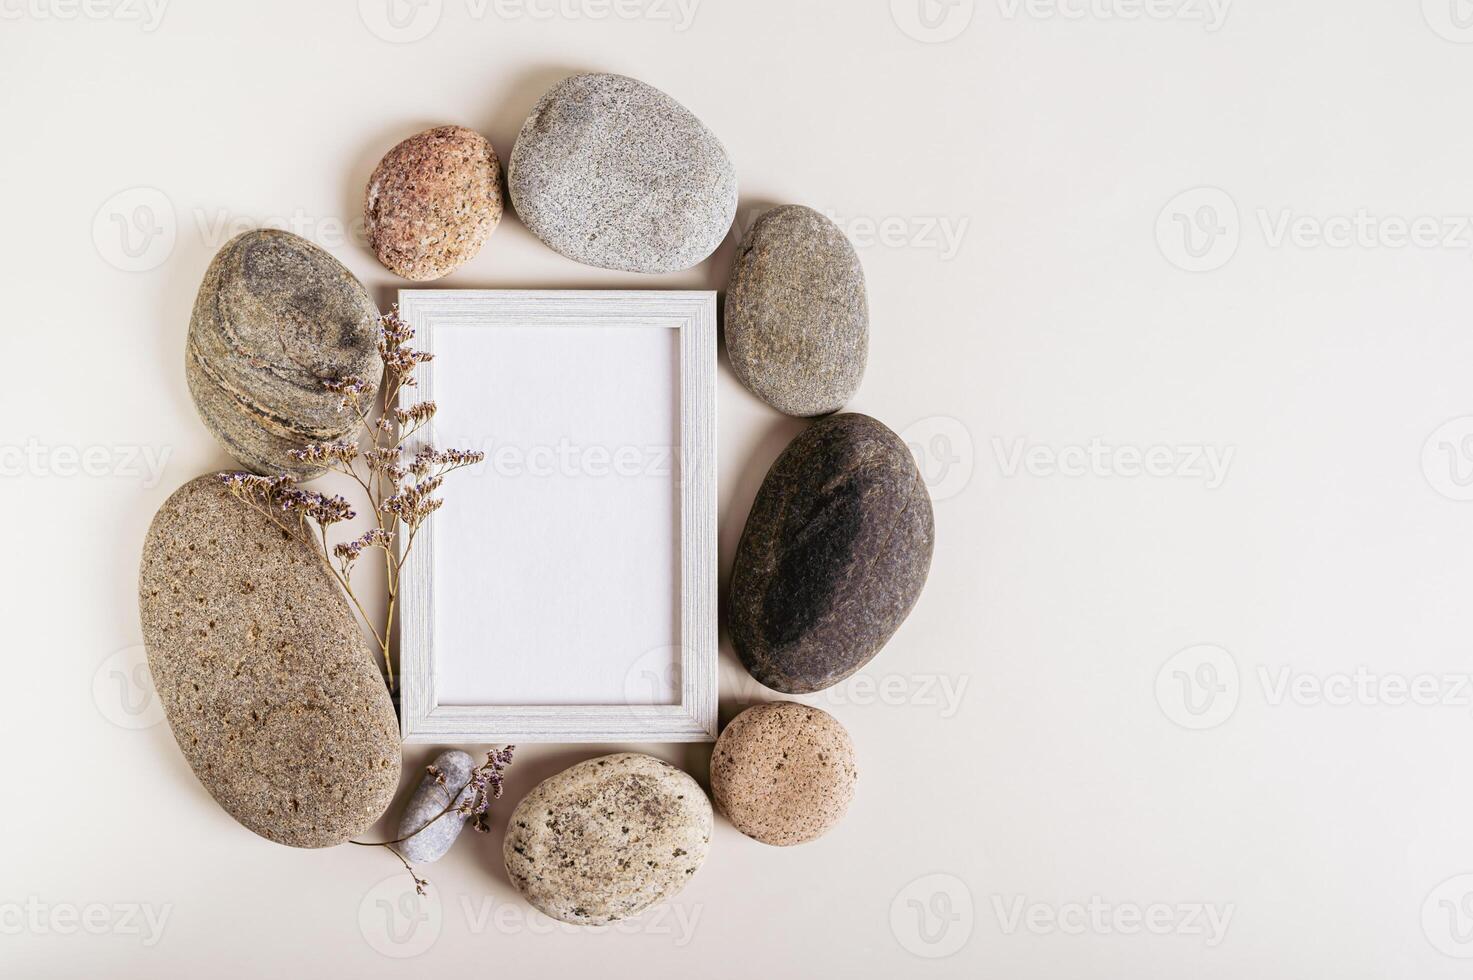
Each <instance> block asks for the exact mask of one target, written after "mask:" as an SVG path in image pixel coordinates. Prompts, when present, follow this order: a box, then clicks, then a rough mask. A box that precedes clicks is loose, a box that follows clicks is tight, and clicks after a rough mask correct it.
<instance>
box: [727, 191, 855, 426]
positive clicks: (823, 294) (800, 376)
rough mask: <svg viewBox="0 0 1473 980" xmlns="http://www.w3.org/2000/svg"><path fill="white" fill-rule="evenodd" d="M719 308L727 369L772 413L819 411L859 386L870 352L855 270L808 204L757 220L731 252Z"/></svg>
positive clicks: (843, 243)
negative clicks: (732, 258) (734, 254)
mask: <svg viewBox="0 0 1473 980" xmlns="http://www.w3.org/2000/svg"><path fill="white" fill-rule="evenodd" d="M724 312H725V315H726V316H725V319H726V327H725V332H726V352H727V354H728V355H730V357H731V369H732V371H733V373H735V374H736V376H737V378H738V379H740V380H741V382H742V384H744V385H746V386H747V388H748V389H750V390H751V392H752V394H754V395H756V396H757V397H758V398H761V399H762V400H763V401H765V402H767V404H769V405H771V406H772V407H773V408H775V409H777V410H778V411H779V412H786V413H787V414H789V415H801V416H812V415H825V414H827V413H829V412H834V411H837V410H839V409H841V408H843V407H844V403H845V402H847V401H849V399H850V398H853V397H854V393H855V392H856V391H858V390H859V382H860V381H861V380H862V379H863V378H864V366H865V360H866V359H867V357H868V355H869V300H868V299H867V298H866V295H865V288H864V269H863V267H862V266H861V265H860V264H859V256H858V255H856V254H855V252H854V246H852V245H850V244H849V239H848V238H845V237H844V233H843V232H842V231H840V230H839V227H838V226H837V225H835V224H834V223H833V222H832V221H830V220H829V219H828V218H826V217H824V216H823V215H822V214H819V213H818V212H817V211H815V210H813V209H812V208H805V207H802V206H801V205H796V204H790V205H785V206H784V207H780V208H773V209H772V210H771V211H768V212H766V213H765V214H763V215H762V217H760V218H758V219H757V223H756V224H754V225H753V226H752V230H751V231H750V232H748V233H747V236H746V238H744V239H743V240H742V245H741V248H740V249H738V250H737V257H736V264H735V265H734V266H733V267H732V272H731V283H730V285H729V286H728V287H727V292H726V305H725V307H724Z"/></svg>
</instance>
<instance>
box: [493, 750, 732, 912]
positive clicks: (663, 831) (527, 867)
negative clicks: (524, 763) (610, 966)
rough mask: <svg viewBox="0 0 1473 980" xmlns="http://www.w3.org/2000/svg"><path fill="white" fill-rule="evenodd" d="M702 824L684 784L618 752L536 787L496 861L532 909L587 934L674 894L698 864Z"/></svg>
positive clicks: (695, 793)
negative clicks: (583, 929)
mask: <svg viewBox="0 0 1473 980" xmlns="http://www.w3.org/2000/svg"><path fill="white" fill-rule="evenodd" d="M711 825H712V816H711V802H710V800H708V799H706V794H705V793H704V792H703V791H702V790H701V787H700V786H699V785H697V783H696V781H695V780H694V779H691V778H690V776H687V775H686V774H685V773H684V772H681V771H680V770H679V769H676V768H675V767H674V766H670V765H667V764H665V763H664V762H661V761H660V760H659V759H656V758H653V757H651V756H647V755H640V754H638V753H634V752H623V753H619V754H617V755H606V756H603V757H601V758H598V759H589V760H588V761H587V762H580V763H578V764H577V765H576V766H573V767H572V768H570V769H565V770H563V771H562V772H560V773H558V774H557V775H555V776H551V777H549V778H547V779H544V780H543V781H542V782H541V783H538V784H537V786H536V788H534V789H533V790H532V792H530V793H528V794H527V796H526V797H525V798H524V799H523V800H522V802H520V803H518V804H517V808H516V810H514V811H513V812H512V815H511V820H510V821H509V822H508V824H507V828H506V843H505V845H504V847H503V852H502V853H503V855H504V857H505V859H506V873H507V875H509V876H510V878H511V882H512V884H513V885H515V886H516V887H517V890H518V891H520V892H521V893H522V895H523V896H525V897H526V899H527V901H529V902H531V903H532V905H533V906H535V907H536V908H537V909H539V910H540V911H542V912H544V913H546V914H547V915H550V916H552V917H553V918H554V919H558V920H560V921H562V922H572V923H575V924H578V925H590V926H596V925H603V924H604V923H607V922H612V921H614V920H616V919H624V918H628V917H630V916H633V915H638V914H639V913H640V912H642V911H644V910H645V909H646V908H648V907H649V906H651V905H653V904H655V903H656V902H659V901H662V900H664V899H667V898H670V897H671V896H673V895H674V894H676V893H677V892H679V891H680V890H681V889H682V888H684V887H685V883H686V882H687V881H689V880H690V878H691V876H692V875H694V874H695V873H696V870H697V869H698V868H700V866H701V862H702V861H704V860H705V859H706V852H707V850H708V849H709V847H710V844H711Z"/></svg>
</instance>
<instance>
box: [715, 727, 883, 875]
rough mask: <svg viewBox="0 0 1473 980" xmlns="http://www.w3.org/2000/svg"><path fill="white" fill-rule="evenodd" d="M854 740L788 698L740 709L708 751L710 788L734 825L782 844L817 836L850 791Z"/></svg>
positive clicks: (829, 824)
mask: <svg viewBox="0 0 1473 980" xmlns="http://www.w3.org/2000/svg"><path fill="white" fill-rule="evenodd" d="M857 777H858V771H857V770H856V769H855V766H854V743H853V742H851V741H850V740H849V733H848V732H847V731H845V730H844V726H843V725H841V724H839V723H838V721H836V720H835V719H834V717H833V716H832V715H830V714H828V713H827V712H824V711H820V710H819V709H817V708H810V707H809V706H807V705H805V704H797V703H796V702H793V701H774V702H772V703H770V704H759V705H757V706H756V707H753V708H748V709H747V710H746V711H743V712H742V713H741V714H739V715H737V716H736V717H735V718H733V719H732V720H731V724H729V725H727V726H726V730H725V731H723V732H722V733H721V737H720V738H719V739H717V740H716V748H715V750H714V751H713V752H712V754H711V795H712V796H713V797H715V799H716V808H717V809H718V810H720V811H721V812H722V813H723V814H725V815H726V817H727V819H728V820H730V821H731V822H732V824H733V826H735V827H736V829H737V830H740V831H741V832H742V833H744V834H746V835H747V836H748V837H751V838H752V839H753V840H759V841H761V842H762V843H764V844H776V845H778V846H780V847H786V846H789V845H792V844H802V843H805V842H806V841H811V840H813V839H814V838H816V837H821V836H822V835H824V834H825V833H827V832H828V831H829V829H830V828H831V827H833V826H834V824H836V823H838V822H839V818H840V817H842V816H843V815H844V811H845V810H847V809H848V808H849V801H850V800H852V799H853V798H854V781H855V779H856V778H857Z"/></svg>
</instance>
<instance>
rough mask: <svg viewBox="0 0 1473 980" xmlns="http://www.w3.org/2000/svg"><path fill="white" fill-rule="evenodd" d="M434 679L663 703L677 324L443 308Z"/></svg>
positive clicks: (675, 520) (675, 522)
mask: <svg viewBox="0 0 1473 980" xmlns="http://www.w3.org/2000/svg"><path fill="white" fill-rule="evenodd" d="M434 348H435V360H434V364H433V371H434V395H435V400H436V402H437V404H438V406H439V411H438V413H437V415H436V418H435V430H436V437H435V438H436V443H437V445H438V446H439V447H441V448H447V447H454V448H461V449H478V450H481V451H484V452H485V453H486V461H485V462H484V463H481V464H479V465H478V466H476V467H474V468H471V469H467V470H463V471H460V472H457V473H454V474H451V476H450V477H449V478H448V479H447V480H446V485H445V487H444V491H443V496H444V498H445V501H446V502H445V506H444V507H443V508H441V510H440V511H439V512H438V513H436V514H435V516H434V517H433V518H432V519H431V520H430V522H429V524H430V525H432V526H433V533H434V535H435V538H434V582H435V588H434V596H435V609H434V615H435V623H434V637H435V650H434V657H435V661H436V689H437V694H438V699H439V701H440V703H442V704H450V705H578V704H623V703H633V704H675V703H678V702H679V700H680V697H679V690H678V688H679V650H678V644H679V643H680V601H679V597H680V497H679V475H680V468H679V447H680V395H679V391H680V385H679V382H680V348H679V331H677V330H673V329H665V328H660V327H626V326H619V327H597V328H589V327H572V326H568V327H541V326H539V327H517V326H493V325H474V324H471V325H447V324H439V325H437V326H436V328H435V337H434Z"/></svg>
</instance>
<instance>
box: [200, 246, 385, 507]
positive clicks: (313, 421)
mask: <svg viewBox="0 0 1473 980" xmlns="http://www.w3.org/2000/svg"><path fill="white" fill-rule="evenodd" d="M184 370H185V377H186V378H187V380H188V381H189V391H190V393H191V394H192V395H193V396H194V404H195V407H196V408H197V409H198V410H199V415H200V418H201V419H202V420H203V421H204V423H205V426H206V427H207V428H209V430H210V431H211V432H212V433H213V434H214V436H215V438H216V439H217V440H218V441H219V443H220V445H221V446H223V447H224V448H225V451H226V452H228V453H230V455H231V456H234V457H235V458H236V459H237V460H239V461H240V462H241V463H242V464H244V465H245V466H246V467H248V468H249V469H251V470H254V471H255V472H257V473H271V474H274V473H290V474H292V475H294V476H297V477H299V478H303V479H306V478H310V477H313V476H317V475H320V474H321V473H322V472H323V471H322V468H321V467H315V466H307V465H304V464H302V463H299V462H297V461H296V460H294V459H292V458H291V457H290V456H289V455H287V454H288V452H289V451H290V450H292V449H299V448H301V447H302V446H304V445H306V444H308V443H312V442H328V441H332V440H335V439H341V438H344V437H345V436H347V435H349V434H350V433H351V432H352V431H353V430H354V429H356V427H357V421H356V416H355V415H354V413H352V412H351V411H347V410H344V409H342V408H341V407H340V404H341V401H342V398H341V396H339V395H337V394H334V393H333V392H331V391H328V390H327V389H326V388H325V387H323V382H324V381H334V380H340V379H342V378H345V377H349V376H354V375H356V376H359V377H363V378H366V379H367V380H368V381H369V383H370V384H373V385H377V384H378V381H379V376H380V375H381V374H383V364H382V362H381V361H380V360H379V356H378V309H377V308H376V307H375V306H374V304H373V300H372V299H370V298H369V296H368V292H367V290H365V289H364V288H363V285H362V284H361V283H359V282H358V280H357V279H355V278H353V274H352V273H351V272H349V271H348V270H347V269H346V268H344V267H343V265H342V264H341V263H340V262H338V260H337V259H334V258H333V257H332V256H331V255H329V254H327V253H326V252H324V251H323V250H322V249H320V248H318V247H317V246H316V245H313V244H312V243H311V242H309V241H307V240H306V239H305V238H301V237H299V236H297V235H293V234H291V233H290V232H285V231H277V230H274V229H270V228H263V229H260V230H257V231H248V232H245V233H244V234H240V235H237V236H236V237H234V238H232V239H231V240H230V241H228V242H226V243H225V246H224V247H223V248H221V249H220V251H219V253H218V254H216V256H215V258H214V260H213V261H212V262H211V263H210V266H209V268H208V269H207V270H206V271H205V277H204V281H203V282H202V283H201V284H200V287H199V294H198V296H197V297H196V298H195V302H194V314H193V316H192V317H191V318H190V321H189V340H188V346H187V348H186V351H185V359H184Z"/></svg>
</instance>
